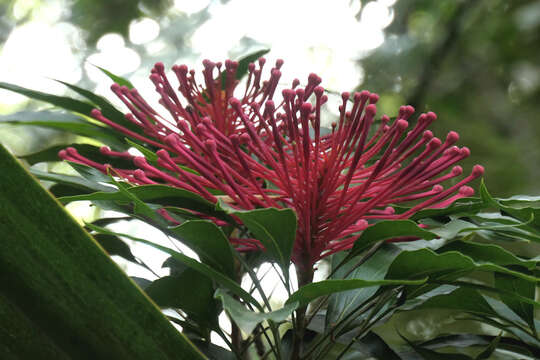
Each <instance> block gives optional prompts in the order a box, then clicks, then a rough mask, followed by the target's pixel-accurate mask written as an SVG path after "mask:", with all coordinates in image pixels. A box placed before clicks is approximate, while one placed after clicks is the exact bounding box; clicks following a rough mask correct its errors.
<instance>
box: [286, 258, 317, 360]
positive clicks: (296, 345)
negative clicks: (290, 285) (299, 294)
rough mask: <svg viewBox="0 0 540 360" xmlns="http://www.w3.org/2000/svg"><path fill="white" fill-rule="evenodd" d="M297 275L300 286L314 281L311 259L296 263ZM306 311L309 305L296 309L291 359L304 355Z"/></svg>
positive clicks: (294, 359)
mask: <svg viewBox="0 0 540 360" xmlns="http://www.w3.org/2000/svg"><path fill="white" fill-rule="evenodd" d="M296 276H297V278H298V288H301V287H302V286H304V285H307V284H310V283H311V282H313V267H312V266H311V263H310V262H309V260H308V261H306V262H305V264H297V265H296ZM306 311H307V306H303V307H301V308H298V309H297V310H296V319H295V324H294V337H293V351H292V355H291V360H296V359H300V356H301V355H302V351H303V345H304V333H305V330H306Z"/></svg>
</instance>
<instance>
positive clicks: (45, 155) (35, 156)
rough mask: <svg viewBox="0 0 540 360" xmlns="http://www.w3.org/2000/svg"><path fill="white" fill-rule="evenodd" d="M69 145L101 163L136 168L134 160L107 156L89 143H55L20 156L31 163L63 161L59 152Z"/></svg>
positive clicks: (121, 167)
mask: <svg viewBox="0 0 540 360" xmlns="http://www.w3.org/2000/svg"><path fill="white" fill-rule="evenodd" d="M67 147H73V148H75V149H77V152H78V153H79V154H81V155H82V156H84V157H86V158H88V159H90V160H93V161H95V162H98V163H100V164H110V165H112V166H113V167H115V168H120V169H135V166H134V165H133V162H132V161H130V160H127V159H122V158H117V157H111V156H106V155H103V154H102V153H101V151H100V150H99V149H100V148H99V147H98V146H94V145H89V144H66V145H55V146H52V147H50V148H47V149H44V150H41V151H38V152H35V153H32V154H28V155H23V156H19V157H20V158H21V159H24V160H26V161H28V162H29V163H30V165H33V164H36V163H39V162H43V161H62V159H60V158H59V157H58V152H59V151H60V150H63V149H65V148H67Z"/></svg>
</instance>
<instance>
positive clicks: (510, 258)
mask: <svg viewBox="0 0 540 360" xmlns="http://www.w3.org/2000/svg"><path fill="white" fill-rule="evenodd" d="M438 251H439V252H447V251H457V252H460V253H461V254H463V255H466V256H468V257H470V258H471V259H473V260H474V261H475V262H478V263H493V264H497V265H502V266H509V265H518V266H522V267H524V268H526V269H529V270H532V269H534V268H535V267H536V261H534V260H523V259H520V258H518V257H517V256H515V255H514V254H512V253H511V252H510V251H508V250H505V249H503V248H502V247H500V246H498V245H494V244H481V243H475V242H472V241H453V242H451V243H449V244H447V245H445V246H443V247H441V248H439V249H438ZM529 275H532V274H529Z"/></svg>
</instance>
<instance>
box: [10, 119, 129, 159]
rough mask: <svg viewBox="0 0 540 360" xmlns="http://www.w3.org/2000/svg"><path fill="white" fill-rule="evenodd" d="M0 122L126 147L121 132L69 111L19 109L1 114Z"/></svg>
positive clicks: (119, 147)
mask: <svg viewBox="0 0 540 360" xmlns="http://www.w3.org/2000/svg"><path fill="white" fill-rule="evenodd" d="M85 115H86V114H85ZM0 122H3V123H7V124H15V125H25V126H39V127H43V128H49V129H54V130H61V131H66V132H70V133H72V134H76V135H80V136H85V137H87V138H91V139H95V140H99V141H101V142H103V143H105V144H108V145H110V146H112V147H115V148H118V149H122V150H124V149H126V145H125V144H124V143H123V141H122V138H123V135H122V134H119V133H117V132H115V131H113V130H111V129H110V128H107V127H105V126H100V125H97V124H95V123H93V122H90V121H88V120H86V119H85V118H83V117H81V116H77V115H73V114H69V113H60V112H54V111H21V112H17V113H13V114H9V115H1V116H0ZM55 161H59V160H58V157H56V160H55Z"/></svg>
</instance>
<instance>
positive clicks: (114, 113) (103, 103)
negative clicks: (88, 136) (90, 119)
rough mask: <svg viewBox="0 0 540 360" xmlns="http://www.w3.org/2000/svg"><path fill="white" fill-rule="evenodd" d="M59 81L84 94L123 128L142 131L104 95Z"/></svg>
mask: <svg viewBox="0 0 540 360" xmlns="http://www.w3.org/2000/svg"><path fill="white" fill-rule="evenodd" d="M56 81H58V82H59V83H62V84H64V85H65V86H67V87H68V88H70V89H71V90H73V91H75V92H76V93H78V94H79V95H82V96H84V97H85V98H86V99H88V100H90V101H91V102H92V103H93V104H94V105H96V107H99V109H100V110H101V113H102V114H103V115H104V116H105V117H106V118H108V119H110V120H112V121H114V122H115V123H117V124H120V125H122V126H124V127H125V128H128V129H129V130H131V131H134V132H136V133H139V134H143V133H144V131H143V129H142V128H141V127H140V126H137V125H135V124H133V123H132V122H131V121H129V120H127V119H126V118H125V117H124V114H123V113H122V112H121V111H119V110H117V109H116V108H115V107H114V106H113V105H112V104H111V103H110V102H109V101H108V100H107V99H105V98H104V97H101V96H99V95H96V94H94V93H93V92H91V91H88V90H86V89H82V88H80V87H78V86H76V85H72V84H69V83H66V82H63V81H59V80H56ZM117 134H118V135H119V136H122V135H123V134H120V133H117Z"/></svg>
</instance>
